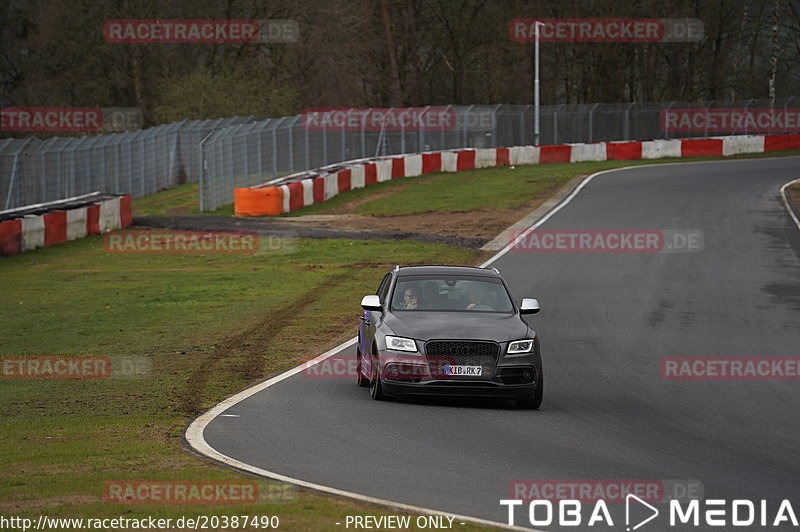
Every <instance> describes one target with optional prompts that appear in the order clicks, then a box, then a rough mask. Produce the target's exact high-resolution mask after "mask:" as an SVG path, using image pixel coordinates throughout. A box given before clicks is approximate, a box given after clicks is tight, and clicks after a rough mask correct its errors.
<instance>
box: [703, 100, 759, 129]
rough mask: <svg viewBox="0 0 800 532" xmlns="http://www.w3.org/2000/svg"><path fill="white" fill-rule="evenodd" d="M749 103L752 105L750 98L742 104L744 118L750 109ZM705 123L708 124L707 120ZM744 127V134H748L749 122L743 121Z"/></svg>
mask: <svg viewBox="0 0 800 532" xmlns="http://www.w3.org/2000/svg"><path fill="white" fill-rule="evenodd" d="M751 103H753V99H752V98H751V99H749V100H747V103H746V104H744V115H745V116H747V111H748V109H749V108H750V104H751ZM706 123H708V120H706ZM744 127H745V129H744V132H745V133H750V121H749V120H747V119H745V121H744Z"/></svg>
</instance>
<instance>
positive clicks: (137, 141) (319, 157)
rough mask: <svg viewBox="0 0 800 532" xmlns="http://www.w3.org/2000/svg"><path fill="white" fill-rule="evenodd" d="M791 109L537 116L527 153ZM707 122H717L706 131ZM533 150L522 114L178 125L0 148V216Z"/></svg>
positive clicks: (785, 103)
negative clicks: (114, 196) (398, 159)
mask: <svg viewBox="0 0 800 532" xmlns="http://www.w3.org/2000/svg"><path fill="white" fill-rule="evenodd" d="M793 104H796V105H798V106H799V107H800V99H798V98H794V97H789V98H784V99H779V100H777V101H775V102H774V103H773V102H770V101H769V100H749V101H733V102H731V101H724V102H723V101H709V102H667V103H629V104H586V105H554V106H542V107H540V135H539V144H564V143H577V142H605V141H615V140H649V139H658V138H686V137H706V136H714V135H721V134H728V135H729V134H748V133H759V134H763V133H771V132H774V133H778V132H797V131H798V130H800V126H799V125H798V124H797V123H796V121H795V122H791V120H792V118H791V117H792V116H793V115H791V112H792V111H793V109H792V105H793ZM714 110H719V111H720V113H718V114H719V115H720V116H718V117H716V118H714V119H713V120H712V119H710V118H709V117H710V116H711V114H713V111H714ZM759 110H768V111H769V112H770V113H773V114H774V113H778V112H780V113H782V114H781V117H784V118H786V117H788V118H787V119H786V121H785V123H783V122H780V121H779V123H778V125H777V126H776V125H775V124H772V125H769V124H767V125H765V124H763V123H761V122H759V121H758V120H755V119H753V117H752V116H750V118H749V119H746V120H745V119H742V117H745V118H747V117H748V116H749V115H748V113H750V114H752V113H754V112H758V111H759ZM673 111H675V112H673ZM723 111H724V112H723ZM794 111H795V112H796V111H797V109H794ZM726 113H727V114H726ZM734 115H735V116H734ZM698 117H699V118H700V119H699V120H698V119H697V118H698ZM704 117H705V119H704ZM720 117H721V118H720ZM726 117H727V118H726ZM732 117H733V118H732ZM720 120H721V122H720ZM534 139H535V137H534V108H533V106H532V105H493V106H488V105H469V106H441V107H426V108H419V109H327V110H324V109H323V110H309V111H307V112H305V113H304V114H302V115H297V116H292V117H284V118H272V119H257V118H255V117H232V118H226V119H218V120H202V121H197V120H184V121H181V122H176V123H173V124H166V125H163V126H159V127H154V128H150V129H143V130H138V131H129V132H126V133H120V134H113V135H98V136H91V137H81V138H50V139H47V140H44V141H42V140H38V139H34V138H27V139H5V140H0V209H10V208H14V207H19V206H23V205H28V204H31V203H42V202H46V201H52V200H57V199H61V198H65V197H71V196H77V195H80V194H84V193H87V192H92V191H94V190H102V191H106V192H113V193H127V194H131V195H132V196H133V197H134V198H139V197H142V196H146V195H149V194H153V193H155V192H157V191H159V190H163V189H166V188H170V187H172V186H175V185H178V184H182V183H187V182H199V183H200V187H199V189H200V209H201V210H203V211H211V210H214V209H217V208H219V207H221V206H223V205H228V204H230V203H232V202H233V189H234V188H235V187H243V186H250V185H254V184H257V183H263V182H265V181H269V180H271V179H276V178H279V177H281V176H284V175H287V174H291V173H295V172H299V171H303V170H310V169H313V168H317V167H320V166H325V165H328V164H334V163H337V162H342V161H347V160H354V159H362V158H369V157H376V156H384V155H394V154H400V153H414V152H424V151H433V150H445V149H455V148H468V147H472V148H488V147H494V146H518V145H531V144H534V143H535V141H534Z"/></svg>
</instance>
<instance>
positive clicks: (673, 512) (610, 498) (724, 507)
mask: <svg viewBox="0 0 800 532" xmlns="http://www.w3.org/2000/svg"><path fill="white" fill-rule="evenodd" d="M704 496H705V494H704V488H703V484H702V482H700V481H699V480H621V479H615V480H515V481H513V482H511V484H510V485H509V498H508V499H501V500H500V506H502V507H505V509H506V511H507V522H508V524H509V525H510V526H514V525H517V524H521V525H523V526H524V525H526V524H530V525H532V526H535V527H549V526H554V525H557V526H563V527H577V526H585V527H595V526H597V527H601V526H607V527H613V526H615V525H616V524H619V523H620V522H622V521H623V520H624V524H625V527H626V528H625V529H626V530H627V531H631V530H638V529H640V528H642V527H644V526H645V525H647V524H648V523H650V522H651V521H654V520H655V519H657V518H658V517H659V516H660V515H662V518H661V520H660V521H661V522H660V523H659V524H658V528H656V524H655V523H653V527H652V529H654V530H658V529H662V530H663V529H664V527H665V526H669V527H676V526H686V525H688V526H694V527H697V526H701V525H705V526H708V527H723V528H724V527H750V526H762V527H779V526H786V525H792V526H794V527H797V526H798V521H797V516H796V513H795V510H794V508H793V507H792V505H791V503H790V501H789V500H783V501H781V502H780V503H777V504H776V503H775V502H767V501H765V500H759V501H755V502H754V501H750V500H746V499H733V500H725V499H704ZM619 503H624V508H621V507H620V506H619V505H618V504H619ZM657 504H660V505H662V506H661V509H659V508H657V507H656V506H654V505H657ZM526 505H527V508H525V506H526ZM609 505H611V506H609ZM664 505H666V508H664ZM623 509H624V517H623V515H622V514H623ZM526 510H527V511H526ZM525 521H527V523H526V522H525Z"/></svg>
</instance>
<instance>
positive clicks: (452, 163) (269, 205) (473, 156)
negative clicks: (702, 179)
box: [234, 135, 800, 216]
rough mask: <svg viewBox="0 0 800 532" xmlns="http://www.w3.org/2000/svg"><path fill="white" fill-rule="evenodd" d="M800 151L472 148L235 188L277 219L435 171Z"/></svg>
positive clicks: (778, 140)
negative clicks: (358, 191)
mask: <svg viewBox="0 0 800 532" xmlns="http://www.w3.org/2000/svg"><path fill="white" fill-rule="evenodd" d="M789 149H800V135H740V136H733V137H712V138H702V139H664V140H648V141H635V142H598V143H592V144H560V145H553V146H514V147H510V148H470V149H459V150H445V151H436V152H423V153H415V154H405V155H398V156H392V157H376V158H372V159H358V160H354V161H348V162H344V163H341V164H336V165H329V166H324V167H322V168H319V169H317V170H312V171H307V172H300V173H297V174H292V175H289V176H286V177H283V178H279V179H273V180H271V181H268V182H266V183H262V184H260V185H255V186H252V187H245V188H236V189H234V206H235V212H236V215H237V216H273V215H278V214H283V213H286V212H291V211H296V210H298V209H302V208H303V207H307V206H309V205H313V204H315V203H321V202H324V201H328V200H330V199H331V198H332V197H334V196H336V195H338V194H341V193H342V192H346V191H348V190H352V189H356V188H362V187H365V186H369V185H372V184H375V183H380V182H383V181H388V180H390V179H397V178H400V177H412V176H418V175H423V174H429V173H433V172H459V171H462V170H473V169H476V168H487V167H492V166H505V165H519V164H546V163H570V162H573V163H574V162H581V161H621V160H636V159H659V158H662V157H696V156H729V155H736V154H742V153H764V152H771V151H780V150H789Z"/></svg>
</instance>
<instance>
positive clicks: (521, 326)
mask: <svg viewBox="0 0 800 532" xmlns="http://www.w3.org/2000/svg"><path fill="white" fill-rule="evenodd" d="M384 323H385V324H386V325H388V326H389V328H391V329H392V331H394V333H395V334H396V335H398V336H405V337H408V338H414V339H416V340H422V341H428V340H434V339H461V340H468V339H469V340H494V341H495V342H508V341H511V340H519V339H521V338H525V337H526V336H527V334H528V326H527V325H526V324H525V322H523V321H522V320H521V319H520V317H519V315H518V314H494V313H486V312H474V313H473V312H426V311H424V310H419V311H406V312H398V313H387V314H386V317H385V319H384Z"/></svg>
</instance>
